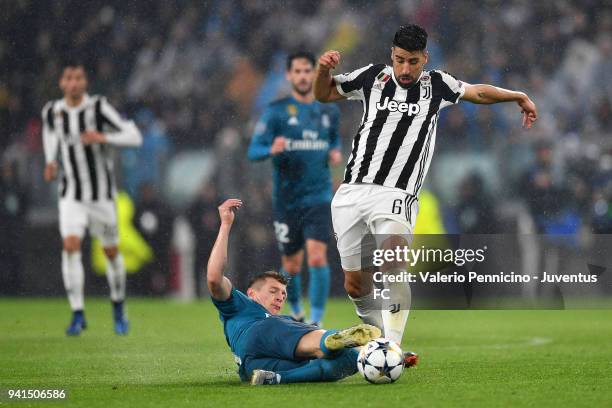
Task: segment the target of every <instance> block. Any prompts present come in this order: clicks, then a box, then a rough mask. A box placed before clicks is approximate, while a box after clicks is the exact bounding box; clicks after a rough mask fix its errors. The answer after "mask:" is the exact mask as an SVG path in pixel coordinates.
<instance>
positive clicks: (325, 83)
mask: <svg viewBox="0 0 612 408" xmlns="http://www.w3.org/2000/svg"><path fill="white" fill-rule="evenodd" d="M338 64H340V53H339V52H338V51H333V50H330V51H327V52H325V53H324V54H323V55H321V57H320V58H319V65H317V74H316V76H315V80H314V86H313V88H314V96H315V98H316V99H317V100H318V101H319V102H333V101H338V100H340V99H345V97H344V96H342V95H340V93H339V92H338V90H337V89H336V84H335V83H334V79H333V78H332V76H331V70H332V69H334V68H336V67H337V66H338Z"/></svg>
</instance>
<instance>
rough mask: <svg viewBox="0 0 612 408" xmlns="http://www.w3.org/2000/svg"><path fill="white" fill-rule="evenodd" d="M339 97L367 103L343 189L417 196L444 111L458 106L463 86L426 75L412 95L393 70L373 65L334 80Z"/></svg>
mask: <svg viewBox="0 0 612 408" xmlns="http://www.w3.org/2000/svg"><path fill="white" fill-rule="evenodd" d="M334 81H335V83H336V88H337V89H338V92H339V93H340V94H341V95H343V96H345V97H347V98H348V99H355V100H360V101H361V102H362V103H363V110H364V112H363V117H362V120H361V125H360V126H359V130H358V131H357V134H356V135H355V138H354V140H353V148H352V151H351V156H350V159H349V162H348V164H347V166H346V170H345V173H344V183H348V184H356V183H373V184H378V185H382V186H387V187H394V188H399V189H402V190H405V191H406V192H407V193H409V194H411V195H413V196H417V195H418V192H419V190H420V188H421V186H422V184H423V180H424V178H425V175H426V174H427V170H428V169H429V164H430V162H431V157H432V154H433V150H434V145H435V142H436V125H437V123H438V115H439V112H440V109H442V108H444V107H446V106H449V105H453V104H456V103H458V102H459V100H460V99H461V97H462V96H463V94H464V92H465V89H464V86H463V84H462V83H461V81H458V80H457V79H455V78H454V77H453V76H452V75H450V74H448V73H446V72H443V71H437V70H432V71H423V73H422V74H421V77H420V78H419V80H418V81H417V82H416V83H415V84H413V85H412V86H411V87H409V88H408V89H405V88H402V87H401V86H400V85H399V84H398V82H397V80H396V78H395V76H394V75H393V68H392V67H390V66H387V65H385V64H378V65H372V64H370V65H368V66H367V67H363V68H360V69H358V70H356V71H353V72H350V73H347V74H342V75H336V76H334Z"/></svg>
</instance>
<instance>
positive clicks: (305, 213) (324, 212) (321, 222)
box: [274, 203, 331, 255]
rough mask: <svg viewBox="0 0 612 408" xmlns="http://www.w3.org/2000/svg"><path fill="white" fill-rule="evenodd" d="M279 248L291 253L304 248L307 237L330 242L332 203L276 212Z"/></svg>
mask: <svg viewBox="0 0 612 408" xmlns="http://www.w3.org/2000/svg"><path fill="white" fill-rule="evenodd" d="M274 233H275V234H276V242H278V249H279V251H280V252H281V253H282V254H283V255H291V254H294V253H296V252H297V251H299V250H300V249H302V248H304V243H305V242H306V240H307V239H314V240H317V241H321V242H324V243H326V244H327V243H328V242H329V240H330V238H331V204H329V203H325V204H317V205H313V206H311V207H304V208H297V209H293V210H287V211H275V212H274Z"/></svg>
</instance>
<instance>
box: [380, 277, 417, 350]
mask: <svg viewBox="0 0 612 408" xmlns="http://www.w3.org/2000/svg"><path fill="white" fill-rule="evenodd" d="M385 288H386V289H389V290H390V295H391V296H390V297H391V299H389V300H385V301H384V307H383V310H382V321H383V326H384V329H385V330H384V335H385V337H386V338H388V339H391V340H393V341H394V342H396V343H397V344H401V343H402V337H403V336H404V329H405V328H406V323H407V321H408V314H409V313H410V305H411V303H412V293H411V290H410V284H408V283H395V282H394V283H387V282H386V283H385ZM393 312H395V313H393Z"/></svg>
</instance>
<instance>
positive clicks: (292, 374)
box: [250, 349, 359, 385]
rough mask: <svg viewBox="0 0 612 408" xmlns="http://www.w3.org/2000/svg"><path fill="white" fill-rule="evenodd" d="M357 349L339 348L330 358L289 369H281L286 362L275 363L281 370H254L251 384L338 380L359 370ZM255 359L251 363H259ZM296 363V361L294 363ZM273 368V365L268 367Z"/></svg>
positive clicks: (306, 362)
mask: <svg viewBox="0 0 612 408" xmlns="http://www.w3.org/2000/svg"><path fill="white" fill-rule="evenodd" d="M358 354H359V353H358V352H357V350H355V349H342V350H338V351H337V352H335V353H334V354H333V357H330V358H316V359H313V360H310V361H305V362H304V363H303V365H300V366H299V367H296V368H289V369H287V370H282V369H281V370H279V369H280V368H282V367H283V366H286V364H281V363H282V362H278V363H276V364H274V366H276V369H277V370H279V371H267V370H263V369H255V370H253V375H252V377H251V384H253V385H275V384H291V383H299V382H324V381H338V380H341V379H343V378H345V377H348V376H350V375H353V374H355V373H356V372H357V356H358ZM257 363H258V361H253V362H252V363H251V364H250V365H251V366H255V365H257ZM294 364H295V363H294ZM267 368H272V367H267Z"/></svg>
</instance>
